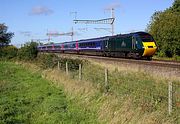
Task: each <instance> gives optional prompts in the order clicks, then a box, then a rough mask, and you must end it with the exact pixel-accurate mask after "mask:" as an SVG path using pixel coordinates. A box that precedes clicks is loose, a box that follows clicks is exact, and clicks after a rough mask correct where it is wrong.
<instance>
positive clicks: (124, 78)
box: [26, 62, 180, 124]
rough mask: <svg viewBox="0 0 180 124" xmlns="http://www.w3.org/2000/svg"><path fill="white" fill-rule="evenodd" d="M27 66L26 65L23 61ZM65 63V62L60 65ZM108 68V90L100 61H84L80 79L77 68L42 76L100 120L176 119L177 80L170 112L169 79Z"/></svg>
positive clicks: (148, 120)
mask: <svg viewBox="0 0 180 124" xmlns="http://www.w3.org/2000/svg"><path fill="white" fill-rule="evenodd" d="M26 66H29V65H26ZM63 66H64V65H63ZM104 66H105V67H107V68H109V70H110V71H109V77H108V82H109V86H108V87H109V92H108V93H105V91H106V87H105V85H104V67H103V65H102V64H101V65H100V64H96V63H91V62H85V63H84V64H83V70H82V72H83V73H82V78H83V79H82V81H78V71H70V74H69V76H67V75H66V74H65V72H64V71H63V70H57V69H56V68H57V66H56V67H55V68H54V69H47V70H45V71H43V72H42V75H43V77H45V78H47V79H49V80H51V81H53V82H55V84H56V85H63V87H64V89H65V91H66V93H67V94H69V95H70V96H72V97H74V100H75V101H77V103H79V104H82V106H84V107H85V108H87V109H90V110H93V111H95V112H96V114H97V116H98V118H99V120H100V121H101V122H107V123H117V124H119V123H142V124H144V123H159V124H161V123H179V122H180V120H179V113H180V111H179V106H178V105H176V103H179V102H180V101H178V100H179V95H178V93H179V91H180V88H179V86H180V82H179V80H176V79H170V81H172V82H173V86H174V87H173V88H174V97H173V98H174V99H173V100H174V101H173V113H172V114H171V115H170V116H169V115H168V80H167V79H164V78H163V77H162V78H154V77H153V76H150V75H148V74H147V73H146V72H142V71H141V72H139V71H131V70H126V69H122V70H121V68H119V69H112V67H113V66H112V65H111V66H109V65H104Z"/></svg>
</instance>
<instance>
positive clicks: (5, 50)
mask: <svg viewBox="0 0 180 124" xmlns="http://www.w3.org/2000/svg"><path fill="white" fill-rule="evenodd" d="M17 51H18V49H17V48H16V47H15V46H5V47H2V48H0V58H5V59H12V58H14V57H16V55H17Z"/></svg>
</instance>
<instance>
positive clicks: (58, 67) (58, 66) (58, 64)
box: [58, 61, 60, 70]
mask: <svg viewBox="0 0 180 124" xmlns="http://www.w3.org/2000/svg"><path fill="white" fill-rule="evenodd" d="M59 69H60V66H59V61H58V70H59Z"/></svg>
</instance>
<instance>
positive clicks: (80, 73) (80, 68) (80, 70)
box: [79, 64, 82, 80]
mask: <svg viewBox="0 0 180 124" xmlns="http://www.w3.org/2000/svg"><path fill="white" fill-rule="evenodd" d="M81 79H82V65H81V64H79V80H81Z"/></svg>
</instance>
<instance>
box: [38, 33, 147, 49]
mask: <svg viewBox="0 0 180 124" xmlns="http://www.w3.org/2000/svg"><path fill="white" fill-rule="evenodd" d="M141 34H145V35H150V34H149V33H147V32H143V31H139V32H133V33H128V34H117V35H113V36H104V37H98V38H89V39H81V40H76V41H78V42H81V43H85V42H93V41H94V42H95V41H99V40H101V41H103V40H108V39H111V38H116V37H128V36H133V35H141ZM76 41H68V42H63V43H65V44H68V43H75V42H76ZM61 44H62V43H55V44H45V45H40V46H39V47H42V46H52V45H61Z"/></svg>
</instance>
